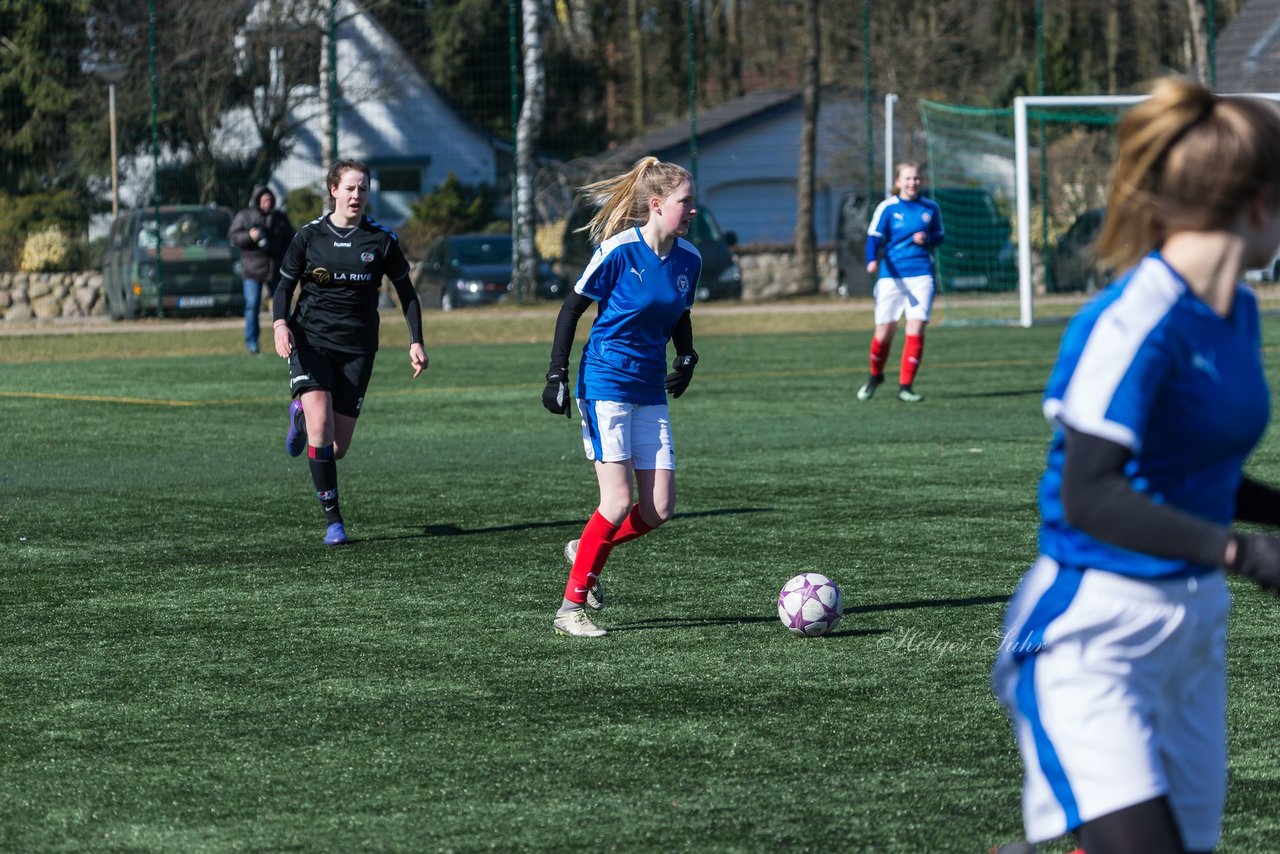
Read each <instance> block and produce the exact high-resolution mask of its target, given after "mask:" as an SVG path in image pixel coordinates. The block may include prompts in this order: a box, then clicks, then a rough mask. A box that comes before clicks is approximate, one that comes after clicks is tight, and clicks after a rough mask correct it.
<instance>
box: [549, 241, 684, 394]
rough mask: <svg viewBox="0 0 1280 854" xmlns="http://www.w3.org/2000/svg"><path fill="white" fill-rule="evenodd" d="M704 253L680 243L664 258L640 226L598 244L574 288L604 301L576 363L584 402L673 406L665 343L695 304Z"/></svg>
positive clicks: (594, 298) (579, 388)
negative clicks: (669, 399) (668, 388)
mask: <svg viewBox="0 0 1280 854" xmlns="http://www.w3.org/2000/svg"><path fill="white" fill-rule="evenodd" d="M701 273H702V256H701V255H699V254H698V250H697V249H695V248H694V246H693V244H692V243H689V242H688V241H687V240H684V239H681V238H676V241H675V244H674V245H673V246H672V247H671V252H670V253H668V255H667V257H665V258H659V257H658V256H657V254H656V253H654V251H653V250H652V249H651V248H649V244H647V243H645V242H644V238H643V237H642V236H641V235H640V229H638V228H629V229H627V230H626V231H623V232H621V233H619V234H616V235H614V236H613V237H610V238H609V239H608V240H606V241H605V242H604V243H602V244H600V246H599V248H597V249H596V251H595V253H594V254H593V255H592V256H591V261H590V263H588V264H587V268H586V269H585V270H584V271H583V272H582V276H581V278H579V279H578V283H577V284H576V285H574V288H573V289H574V290H575V291H577V292H578V293H580V294H582V295H583V296H585V297H589V298H591V299H593V300H595V301H596V302H597V303H598V304H599V307H600V308H599V313H598V315H597V316H596V321H595V323H594V324H592V326H591V335H590V337H589V338H588V339H587V344H586V347H584V348H583V351H582V361H581V363H580V364H579V365H578V397H580V398H582V399H583V400H615V401H620V402H623V403H637V404H642V405H656V404H661V403H666V402H667V392H666V387H665V385H664V380H665V378H666V375H667V342H668V341H669V340H671V330H672V328H674V327H675V325H676V321H677V320H679V319H680V315H682V314H684V312H685V311H686V310H687V309H690V308H692V307H693V297H694V293H695V292H696V288H697V286H698V276H699V275H700V274H701Z"/></svg>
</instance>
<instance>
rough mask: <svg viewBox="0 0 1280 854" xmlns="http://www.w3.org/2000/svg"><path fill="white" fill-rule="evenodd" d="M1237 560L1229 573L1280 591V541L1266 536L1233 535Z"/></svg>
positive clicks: (1235, 559) (1233, 562) (1234, 560)
mask: <svg viewBox="0 0 1280 854" xmlns="http://www.w3.org/2000/svg"><path fill="white" fill-rule="evenodd" d="M1231 539H1232V540H1234V541H1235V544H1236V554H1235V558H1234V559H1233V560H1232V561H1231V565H1230V566H1228V567H1227V571H1228V572H1234V573H1236V574H1237V575H1243V576H1244V577H1245V578H1250V579H1253V581H1254V582H1255V583H1257V585H1258V586H1259V587H1264V588H1266V589H1267V590H1280V539H1277V538H1276V537H1269V536H1266V535H1264V534H1232V535H1231Z"/></svg>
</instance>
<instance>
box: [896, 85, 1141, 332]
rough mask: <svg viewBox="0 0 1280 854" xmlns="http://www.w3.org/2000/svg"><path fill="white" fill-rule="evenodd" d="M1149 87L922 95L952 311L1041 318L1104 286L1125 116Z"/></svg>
mask: <svg viewBox="0 0 1280 854" xmlns="http://www.w3.org/2000/svg"><path fill="white" fill-rule="evenodd" d="M1138 100H1141V98H1140V97H1121V98H1115V97H1107V96H1099V97H1063V98H1057V97H1048V98H1035V99H1030V98H1019V99H1016V100H1015V102H1014V106H1013V107H1006V108H991V109H984V108H974V107H960V106H953V105H945V104H936V103H933V102H927V101H926V102H922V103H921V107H920V109H921V116H922V120H923V124H924V127H925V131H926V134H927V145H928V152H929V179H930V184H931V187H933V188H934V189H933V191H932V192H933V193H934V194H935V196H936V197H937V199H936V200H937V201H938V203H939V206H940V207H941V209H942V219H943V223H944V225H945V227H946V232H947V240H946V243H944V244H943V245H942V246H941V247H939V251H938V256H937V262H938V294H939V303H940V308H941V309H942V311H941V312H940V314H941V317H942V322H943V323H957V322H960V323H975V322H978V323H1004V324H1009V325H1015V324H1020V325H1023V326H1029V325H1030V324H1031V323H1032V321H1033V319H1035V318H1034V317H1033V308H1036V307H1037V303H1036V302H1035V301H1033V300H1032V297H1033V296H1037V297H1039V300H1038V302H1039V306H1038V307H1039V309H1040V311H1041V315H1040V316H1041V318H1043V317H1045V316H1046V315H1052V314H1054V312H1056V313H1057V314H1060V315H1062V316H1067V315H1070V314H1071V313H1073V311H1074V307H1075V305H1076V304H1078V303H1079V296H1080V294H1082V293H1088V292H1089V291H1092V290H1094V289H1096V288H1097V287H1098V286H1099V285H1100V284H1102V282H1101V280H1100V279H1099V277H1098V274H1096V273H1095V272H1093V269H1092V268H1093V263H1092V256H1091V254H1090V253H1089V246H1090V244H1091V242H1092V239H1093V236H1094V235H1095V234H1096V230H1097V225H1098V224H1099V223H1100V222H1101V210H1102V207H1103V205H1104V204H1105V200H1106V185H1107V178H1108V175H1109V172H1110V169H1111V164H1112V163H1113V162H1114V159H1115V127H1114V126H1115V124H1116V123H1117V122H1118V121H1119V119H1120V116H1121V115H1123V112H1124V110H1125V109H1126V108H1127V107H1128V106H1129V105H1130V104H1132V103H1135V102H1136V101H1138Z"/></svg>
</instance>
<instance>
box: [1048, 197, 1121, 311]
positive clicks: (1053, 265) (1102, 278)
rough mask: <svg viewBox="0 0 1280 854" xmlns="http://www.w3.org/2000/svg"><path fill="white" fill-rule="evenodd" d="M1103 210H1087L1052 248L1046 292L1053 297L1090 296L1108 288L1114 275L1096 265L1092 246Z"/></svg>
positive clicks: (1099, 228) (1100, 226) (1100, 224)
mask: <svg viewBox="0 0 1280 854" xmlns="http://www.w3.org/2000/svg"><path fill="white" fill-rule="evenodd" d="M1105 213H1106V211H1105V210H1104V209H1103V208H1093V209H1092V210H1087V211H1085V212H1084V213H1082V214H1080V216H1078V217H1076V221H1075V222H1073V223H1071V227H1070V228H1068V229H1067V230H1066V231H1065V232H1064V233H1063V235H1062V236H1061V237H1059V238H1058V242H1057V244H1055V245H1054V247H1053V258H1052V259H1051V261H1050V264H1049V271H1050V275H1049V282H1048V285H1047V290H1049V291H1051V292H1053V293H1065V292H1067V291H1084V292H1085V293H1090V294H1091V293H1093V292H1094V291H1097V290H1100V289H1102V288H1105V287H1106V286H1107V285H1109V284H1111V280H1112V279H1113V278H1115V275H1114V274H1113V273H1112V272H1111V271H1110V270H1106V269H1103V268H1102V267H1100V266H1099V265H1098V256H1097V255H1095V254H1094V252H1093V242H1094V241H1095V240H1096V239H1097V237H1098V232H1099V231H1101V230H1102V219H1103V216H1104V214H1105Z"/></svg>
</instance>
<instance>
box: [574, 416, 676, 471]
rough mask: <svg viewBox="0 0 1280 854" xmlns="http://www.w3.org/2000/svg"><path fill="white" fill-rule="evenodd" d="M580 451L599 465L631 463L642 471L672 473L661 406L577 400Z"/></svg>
mask: <svg viewBox="0 0 1280 854" xmlns="http://www.w3.org/2000/svg"><path fill="white" fill-rule="evenodd" d="M578 411H579V412H581V413H582V447H583V449H584V450H585V451H586V452H587V459H589V460H593V461H599V462H602V463H621V462H625V461H627V460H630V461H631V466H632V468H637V469H641V470H643V471H651V470H653V469H665V470H667V471H675V468H676V450H675V446H674V445H673V444H672V443H671V418H670V415H669V414H668V411H667V405H666V404H665V403H663V404H658V405H653V406H642V405H640V404H637V403H620V402H618V401H616V400H579V401H578Z"/></svg>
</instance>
